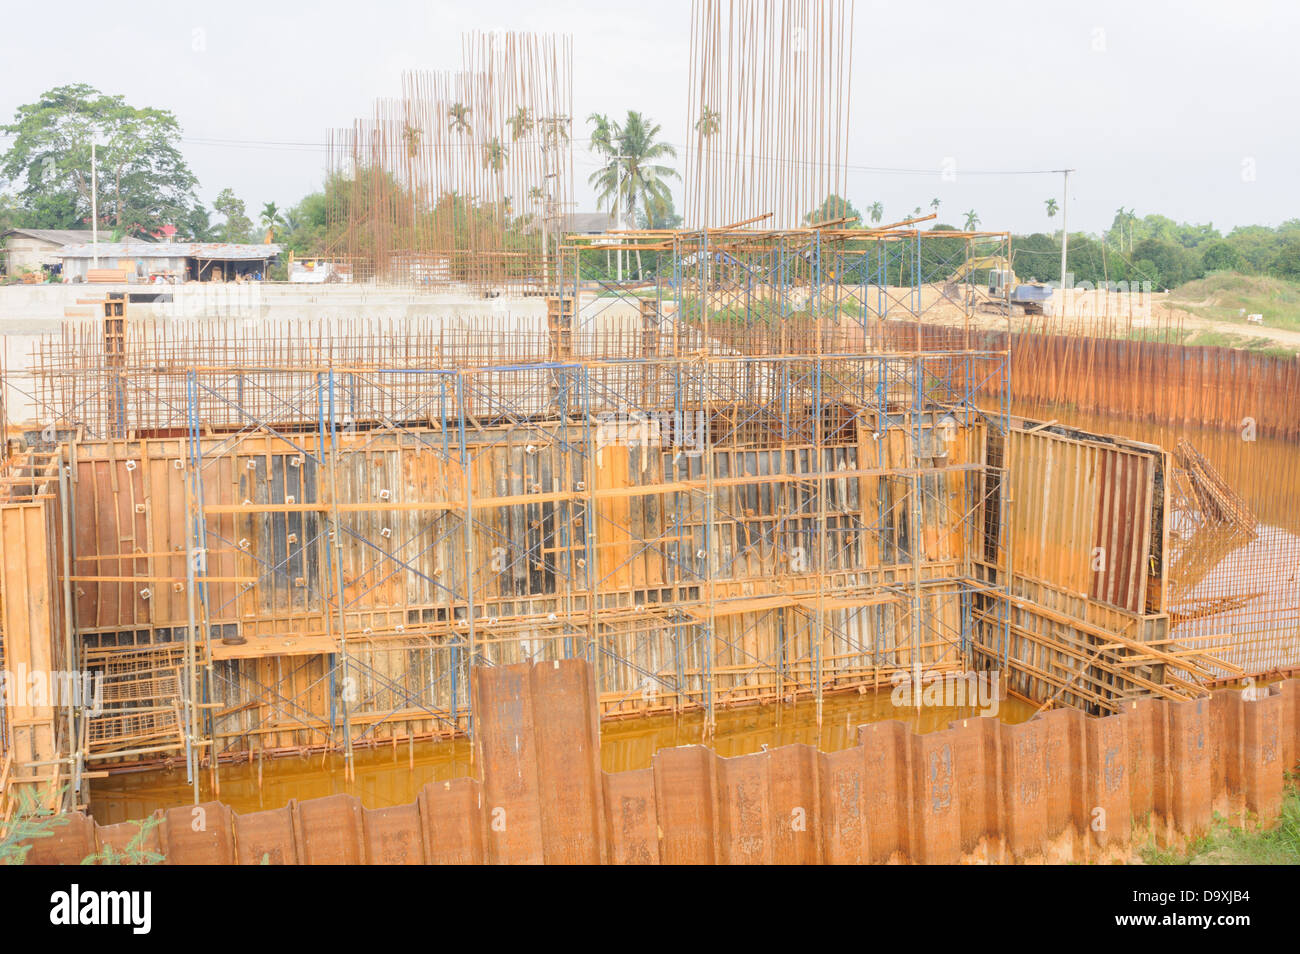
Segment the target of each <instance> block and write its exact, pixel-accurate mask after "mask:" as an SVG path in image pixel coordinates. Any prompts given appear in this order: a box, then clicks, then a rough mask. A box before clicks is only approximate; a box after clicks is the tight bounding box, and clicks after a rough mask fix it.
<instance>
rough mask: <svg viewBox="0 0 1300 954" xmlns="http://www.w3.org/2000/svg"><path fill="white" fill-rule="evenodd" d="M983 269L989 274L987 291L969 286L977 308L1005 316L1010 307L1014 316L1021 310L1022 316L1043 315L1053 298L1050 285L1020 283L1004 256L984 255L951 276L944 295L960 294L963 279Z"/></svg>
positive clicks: (970, 261) (972, 260)
mask: <svg viewBox="0 0 1300 954" xmlns="http://www.w3.org/2000/svg"><path fill="white" fill-rule="evenodd" d="M983 269H987V270H988V273H989V280H988V283H987V285H988V287H987V289H986V288H985V287H984V286H983V284H981V285H972V286H968V287H969V289H970V292H971V296H972V298H973V299H974V304H975V307H977V308H984V309H986V310H989V311H996V312H998V313H1000V314H1005V313H1006V312H1007V308H1008V307H1010V309H1011V313H1012V314H1015V313H1016V309H1017V308H1019V309H1021V313H1022V314H1026V315H1041V314H1042V313H1043V302H1045V301H1048V300H1049V299H1050V298H1051V297H1052V289H1051V287H1050V286H1048V285H1043V284H1040V283H1038V282H1022V281H1020V279H1018V278H1017V277H1016V273H1015V271H1013V270H1012V268H1011V263H1010V262H1009V261H1007V258H1006V256H1005V255H982V256H978V257H976V258H971V259H968V260H967V261H966V262H965V263H963V264H962V265H961V267H960V268H958V269H957V270H956V271H955V272H953V273H952V274H951V275H949V276H948V281H947V283H946V284H945V286H944V290H943V291H944V294H945V295H947V296H948V297H950V298H951V297H954V296H955V295H957V294H958V292H959V290H960V286H961V283H962V281H963V279H966V278H967V277H969V276H970V275H971V273H973V272H977V271H981V270H983Z"/></svg>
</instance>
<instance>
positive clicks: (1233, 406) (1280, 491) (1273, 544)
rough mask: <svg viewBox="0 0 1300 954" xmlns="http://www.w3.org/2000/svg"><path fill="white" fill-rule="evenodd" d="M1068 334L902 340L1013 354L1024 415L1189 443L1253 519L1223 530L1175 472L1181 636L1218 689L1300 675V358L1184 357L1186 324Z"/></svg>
mask: <svg viewBox="0 0 1300 954" xmlns="http://www.w3.org/2000/svg"><path fill="white" fill-rule="evenodd" d="M1062 330H1064V327H1063V323H1062V322H1061V321H1059V320H1058V321H1056V322H1054V323H1052V324H1050V325H1048V327H1047V329H1046V330H1045V332H1044V333H1038V332H1022V333H1018V334H1014V335H1007V334H1005V333H1001V332H971V331H969V330H965V329H961V328H951V327H934V326H929V327H925V328H924V329H923V330H922V329H918V328H917V327H916V326H911V327H910V329H906V328H902V327H900V329H899V330H898V332H897V334H898V335H899V340H909V341H915V340H916V338H915V337H914V335H919V336H920V337H921V339H922V340H924V341H925V343H926V346H927V347H934V348H938V347H952V346H954V345H955V344H957V343H959V342H962V343H966V344H968V345H971V346H975V347H981V348H998V347H1004V346H1007V345H1008V344H1009V345H1010V350H1011V362H1010V363H1011V375H1010V380H1011V381H1012V382H1014V398H1015V401H1014V404H1015V410H1016V411H1017V412H1018V413H1024V414H1028V415H1032V416H1034V417H1036V418H1038V419H1040V420H1057V421H1059V422H1061V423H1068V424H1071V425H1075V426H1078V427H1081V428H1085V429H1087V430H1090V431H1098V430H1102V431H1105V432H1108V433H1117V434H1124V435H1125V436H1128V437H1136V438H1139V439H1141V440H1143V441H1146V442H1148V443H1159V444H1160V445H1161V446H1162V447H1163V448H1164V449H1165V450H1166V451H1174V450H1175V448H1177V447H1179V446H1180V444H1183V443H1184V442H1186V443H1188V444H1190V445H1192V447H1193V448H1194V451H1195V452H1197V454H1196V455H1197V456H1198V457H1200V456H1203V458H1204V459H1205V461H1206V462H1207V463H1208V465H1209V466H1210V468H1211V469H1212V470H1213V472H1214V473H1215V474H1216V478H1217V479H1220V480H1221V481H1222V482H1223V483H1224V484H1225V485H1226V486H1227V487H1228V488H1230V489H1231V491H1232V492H1234V493H1235V494H1238V495H1240V496H1241V497H1242V499H1243V500H1244V501H1245V503H1246V505H1247V507H1248V509H1249V512H1250V513H1251V515H1252V517H1253V519H1252V520H1251V521H1250V524H1251V525H1249V526H1243V527H1240V528H1238V529H1239V530H1240V531H1241V532H1239V533H1223V532H1219V530H1220V528H1216V527H1215V526H1214V525H1213V524H1214V521H1213V520H1210V521H1207V520H1206V514H1204V513H1202V512H1200V508H1199V507H1198V506H1197V504H1196V501H1195V500H1193V499H1189V498H1187V497H1186V496H1185V495H1179V494H1178V493H1177V491H1178V489H1179V481H1180V477H1181V476H1182V468H1181V467H1179V466H1175V467H1173V468H1172V469H1166V471H1165V476H1166V480H1165V484H1166V486H1167V487H1168V488H1170V490H1171V494H1172V496H1171V500H1170V509H1169V512H1168V514H1167V521H1168V523H1169V528H1170V535H1169V557H1168V563H1169V570H1168V573H1167V595H1166V601H1165V604H1164V609H1165V610H1166V611H1167V612H1168V613H1169V614H1170V617H1171V622H1172V626H1171V630H1170V632H1171V635H1172V636H1173V637H1174V638H1176V639H1178V640H1180V641H1184V642H1185V643H1186V644H1187V645H1192V646H1196V647H1198V648H1202V649H1208V650H1212V651H1213V653H1214V654H1215V656H1216V657H1218V658H1219V659H1220V660H1221V661H1222V662H1223V663H1224V665H1221V666H1217V667H1212V672H1213V676H1214V677H1215V678H1216V679H1221V680H1222V679H1237V678H1240V677H1241V675H1242V674H1253V675H1257V676H1259V675H1265V674H1269V673H1278V672H1290V671H1296V670H1297V669H1300V578H1297V575H1296V572H1295V568H1296V565H1297V563H1298V562H1300V520H1298V519H1297V517H1296V509H1295V507H1294V501H1295V499H1296V497H1297V495H1300V453H1297V452H1296V449H1295V448H1296V445H1295V440H1296V437H1297V436H1300V359H1298V358H1296V357H1295V356H1290V357H1283V356H1277V355H1271V354H1259V353H1254V352H1249V351H1243V350H1233V349H1230V348H1220V347H1201V346H1196V347H1188V346H1185V345H1183V344H1181V343H1180V342H1179V338H1180V335H1179V329H1178V328H1176V327H1173V326H1167V327H1166V326H1161V325H1159V324H1154V325H1153V324H1152V323H1151V322H1147V323H1146V325H1144V326H1143V327H1142V328H1132V327H1130V328H1128V329H1123V328H1118V329H1115V330H1116V331H1117V332H1119V333H1121V334H1125V335H1127V334H1129V333H1134V334H1139V333H1140V334H1143V335H1155V336H1157V337H1163V338H1164V339H1165V340H1157V341H1134V340H1126V338H1105V337H1096V335H1098V334H1101V333H1104V330H1103V331H1098V330H1097V329H1095V328H1094V329H1089V328H1083V329H1080V332H1079V333H1077V334H1069V333H1067V334H1061V333H1056V332H1060V331H1062ZM1008 388H1009V384H1008V382H1007V381H1005V380H1003V379H998V380H990V381H989V382H988V387H987V389H986V391H985V394H986V396H987V397H988V398H990V399H991V398H992V397H993V395H994V394H997V393H999V392H1001V393H1003V394H1004V396H1006V397H1010V396H1011V393H1010V391H1009V390H1008ZM1207 522H1208V524H1209V526H1207Z"/></svg>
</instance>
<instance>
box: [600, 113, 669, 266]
mask: <svg viewBox="0 0 1300 954" xmlns="http://www.w3.org/2000/svg"><path fill="white" fill-rule="evenodd" d="M588 122H590V123H591V124H592V126H593V129H592V134H591V147H592V150H593V151H595V152H597V153H598V154H600V155H602V156H604V158H605V164H604V165H603V166H601V167H600V168H599V169H597V170H596V171H595V172H593V173H592V174H591V176H590V177H589V178H588V180H587V182H588V184H590V185H591V186H592V188H594V189H595V190H596V204H597V207H601V206H603V207H604V208H606V209H608V210H609V213H610V216H611V217H613V215H614V214H615V213H618V212H622V213H624V214H627V215H632V214H633V213H634V212H635V211H636V209H637V208H638V206H639V207H640V208H641V210H642V211H643V212H644V213H645V217H646V219H647V220H650V221H653V220H654V218H655V214H656V213H657V212H660V211H662V210H663V209H664V208H665V206H667V205H668V204H669V203H670V202H671V201H672V193H671V192H670V191H669V188H668V182H667V180H669V179H675V178H679V176H678V175H677V170H676V169H674V168H673V167H672V166H666V165H662V164H661V162H660V160H662V159H666V158H672V159H676V158H677V150H676V149H674V148H673V147H672V146H671V145H669V144H668V143H666V142H660V141H659V138H658V137H659V133H660V131H661V129H662V127H661V126H660V125H659V124H658V123H656V122H653V121H651V120H649V119H646V118H645V117H644V116H642V115H641V113H639V112H637V111H636V110H634V109H629V110H628V111H627V117H626V118H625V119H624V120H623V122H622V123H621V124H620V123H618V122H616V121H613V120H611V119H609V118H608V117H607V116H604V115H601V114H599V113H593V114H592V115H591V116H589V117H588ZM637 271H638V273H639V272H640V261H639V256H638V264H637Z"/></svg>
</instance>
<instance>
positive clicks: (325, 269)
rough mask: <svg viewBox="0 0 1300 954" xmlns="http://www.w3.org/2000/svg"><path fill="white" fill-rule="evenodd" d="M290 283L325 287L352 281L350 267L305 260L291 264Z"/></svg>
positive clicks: (335, 263)
mask: <svg viewBox="0 0 1300 954" xmlns="http://www.w3.org/2000/svg"><path fill="white" fill-rule="evenodd" d="M289 281H290V282H292V283H294V284H299V285H324V284H326V283H333V282H350V281H352V269H351V267H350V266H346V265H340V264H339V263H337V262H323V261H320V260H319V259H305V260H302V261H295V262H290V263H289Z"/></svg>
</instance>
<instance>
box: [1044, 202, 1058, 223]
mask: <svg viewBox="0 0 1300 954" xmlns="http://www.w3.org/2000/svg"><path fill="white" fill-rule="evenodd" d="M1043 204H1044V205H1046V206H1047V217H1048V218H1049V219H1054V218H1056V211H1057V206H1056V200H1055V199H1048V200H1047V201H1046V202H1044V203H1043Z"/></svg>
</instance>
